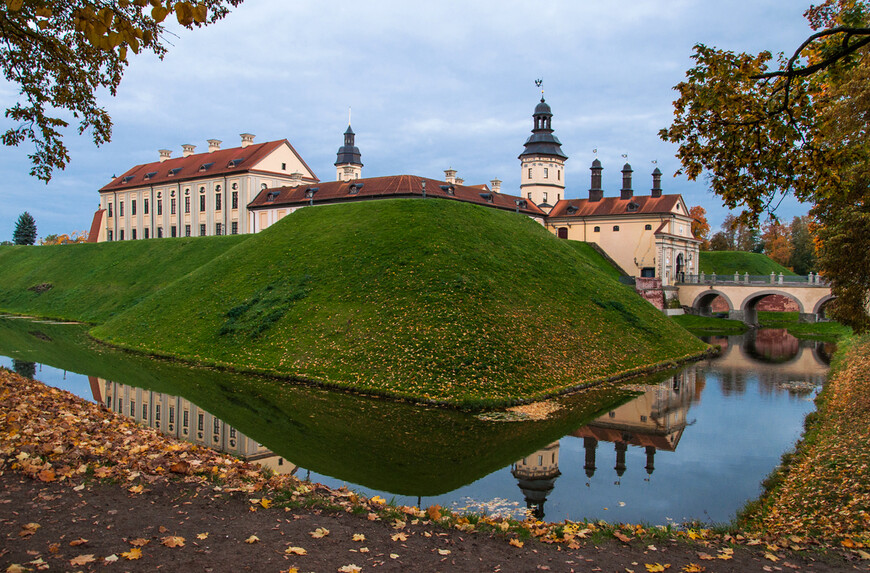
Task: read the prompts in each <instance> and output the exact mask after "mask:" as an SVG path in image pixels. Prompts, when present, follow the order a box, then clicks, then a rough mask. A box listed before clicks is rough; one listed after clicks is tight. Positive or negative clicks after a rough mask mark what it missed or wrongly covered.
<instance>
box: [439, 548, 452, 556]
mask: <svg viewBox="0 0 870 573" xmlns="http://www.w3.org/2000/svg"><path fill="white" fill-rule="evenodd" d="M438 555H450V550H449V549H439V550H438Z"/></svg>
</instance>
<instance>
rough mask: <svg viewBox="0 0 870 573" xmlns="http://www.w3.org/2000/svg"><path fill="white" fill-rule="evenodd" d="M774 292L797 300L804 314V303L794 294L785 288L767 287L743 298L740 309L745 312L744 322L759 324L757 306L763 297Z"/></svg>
mask: <svg viewBox="0 0 870 573" xmlns="http://www.w3.org/2000/svg"><path fill="white" fill-rule="evenodd" d="M772 294H776V295H779V296H783V297H785V298H787V299H789V300H792V301H794V302H796V303H797V305H798V312H799V313H800V314H801V315H803V314H804V304H803V303H802V302H801V301H800V299H798V298H797V297H796V296H794V295H793V294H791V293H788V292H786V291H783V290H777V289H765V290H759V291H755V292H753V293H752V294H750V295H749V296H747V297H746V298H745V299H743V302H742V303H741V304H740V310H741V311H742V313H743V322H745V323H746V324H758V310H757V309H756V307H757V306H758V303H759V301H761V299H763V298H764V297H767V296H770V295H772Z"/></svg>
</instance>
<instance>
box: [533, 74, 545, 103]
mask: <svg viewBox="0 0 870 573" xmlns="http://www.w3.org/2000/svg"><path fill="white" fill-rule="evenodd" d="M535 85H536V86H538V87H539V88H541V101H544V79H543V78H541V79H538V80H535Z"/></svg>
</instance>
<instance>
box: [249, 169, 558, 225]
mask: <svg viewBox="0 0 870 573" xmlns="http://www.w3.org/2000/svg"><path fill="white" fill-rule="evenodd" d="M423 181H425V182H426V196H427V197H441V198H445V199H455V200H457V201H465V202H467V203H476V204H478V205H486V206H490V207H496V208H498V209H505V210H508V211H516V210H517V205H516V203H515V201H522V202H524V204H525V206H524V207H520V209H519V211H520V212H521V213H525V214H527V215H534V216H539V217H542V216H545V214H544V212H543V211H541V210H540V209H539V208H538V207H537V206H536V205H535V204H534V203H532V202H531V201H526V200H525V199H523V198H522V197H517V196H515V195H505V194H503V193H491V192H489V193H487V192H481V190H480V189H479V188H476V187H471V186H466V185H452V188H453V192H452V194H451V193H450V191H449V190H444V189H442V188H441V187H442V186H444V187H448V189H449V187H451V186H450V184H449V183H446V182H444V181H438V180H436V179H427V178H424V177H417V176H416V175H391V176H388V177H369V178H366V179H356V180H354V181H328V182H321V183H317V184H313V185H300V186H298V187H276V188H274V189H264V190H262V191H260V193H259V194H258V195H257V196H256V197H255V198H254V200H253V201H251V202H250V203H249V204H248V208H249V209H251V210H257V209H264V208H268V207H278V206H299V205H307V204H308V203H309V202H310V201H311V199H310V198H309V197H307V196H306V192H307V190H308V189H310V188H312V187H316V188H317V192H316V193H315V194H314V203H315V204H323V203H341V202H345V201H359V200H366V199H383V198H386V197H420V196H422V194H423V189H422V182H423ZM356 185H361V186H360V187H355V188H352V187H353V186H356ZM354 191H355V192H354ZM487 196H488V197H487ZM270 197H271V201H270V200H269V199H270Z"/></svg>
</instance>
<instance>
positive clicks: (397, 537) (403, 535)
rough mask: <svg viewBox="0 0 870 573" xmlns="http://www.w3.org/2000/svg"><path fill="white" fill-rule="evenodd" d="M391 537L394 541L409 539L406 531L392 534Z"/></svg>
mask: <svg viewBox="0 0 870 573" xmlns="http://www.w3.org/2000/svg"><path fill="white" fill-rule="evenodd" d="M390 539H392V540H393V541H407V540H408V535H407V534H406V533H402V532H400V533H396V534H395V535H391V536H390Z"/></svg>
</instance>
